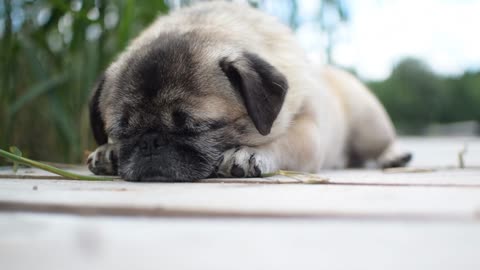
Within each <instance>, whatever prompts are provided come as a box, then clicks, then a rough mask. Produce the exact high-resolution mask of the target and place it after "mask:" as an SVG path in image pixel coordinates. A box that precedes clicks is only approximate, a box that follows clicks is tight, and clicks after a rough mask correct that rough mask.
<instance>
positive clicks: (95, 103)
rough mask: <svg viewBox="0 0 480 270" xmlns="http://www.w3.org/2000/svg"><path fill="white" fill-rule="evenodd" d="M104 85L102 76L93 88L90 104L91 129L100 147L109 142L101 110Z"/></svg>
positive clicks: (103, 76)
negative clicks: (100, 102)
mask: <svg viewBox="0 0 480 270" xmlns="http://www.w3.org/2000/svg"><path fill="white" fill-rule="evenodd" d="M104 83H105V75H104V74H102V75H101V76H100V78H98V80H97V82H96V83H95V86H94V87H93V90H92V95H91V98H90V103H89V113H90V127H91V128H92V132H93V137H94V138H95V141H96V142H97V144H98V145H103V144H106V143H107V142H108V136H107V133H106V132H105V123H104V122H103V119H102V115H101V112H100V108H99V98H100V94H101V93H102V90H103V85H104Z"/></svg>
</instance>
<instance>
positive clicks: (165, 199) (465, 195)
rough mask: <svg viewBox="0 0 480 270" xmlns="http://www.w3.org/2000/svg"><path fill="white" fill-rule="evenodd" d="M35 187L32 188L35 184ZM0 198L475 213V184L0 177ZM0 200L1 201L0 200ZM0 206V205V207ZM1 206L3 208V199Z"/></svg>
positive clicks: (192, 207)
mask: <svg viewBox="0 0 480 270" xmlns="http://www.w3.org/2000/svg"><path fill="white" fill-rule="evenodd" d="M35 187H36V188H35ZM0 200H1V201H3V202H5V203H8V202H18V203H20V202H23V203H31V204H41V203H43V204H54V205H55V204H58V205H67V206H87V207H113V208H127V209H128V208H132V207H133V208H136V209H142V208H143V209H147V210H148V209H151V208H158V209H163V210H168V211H170V212H171V211H190V212H192V211H198V212H209V213H210V212H220V213H232V215H237V214H238V215H242V214H244V213H249V214H250V215H252V216H254V215H258V214H260V213H270V214H272V215H280V216H281V215H301V216H320V217H323V216H326V217H329V216H332V215H337V216H340V217H342V216H352V217H356V216H360V218H362V217H370V216H373V217H382V216H386V217H390V216H395V215H397V216H399V217H401V218H406V217H409V216H413V217H415V216H422V215H424V216H429V217H432V218H435V217H448V218H458V219H477V220H478V213H479V212H480V189H478V188H443V187H422V186H420V187H417V186H411V187H408V186H407V187H402V186H400V187H396V186H393V187H392V186H350V185H288V184H287V185H260V184H202V183H197V184H194V183H129V182H123V181H113V182H85V181H64V180H42V181H38V180H28V179H24V180H13V179H6V180H2V181H0ZM0 206H1V204H0ZM0 208H1V207H0ZM3 209H5V210H8V209H9V208H8V207H6V206H5V205H4V206H3Z"/></svg>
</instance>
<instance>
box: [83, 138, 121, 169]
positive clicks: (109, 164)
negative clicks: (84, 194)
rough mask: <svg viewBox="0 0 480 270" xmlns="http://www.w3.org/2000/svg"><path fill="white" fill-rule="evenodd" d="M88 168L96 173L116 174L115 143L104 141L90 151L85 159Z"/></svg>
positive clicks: (116, 151) (116, 153) (116, 155)
mask: <svg viewBox="0 0 480 270" xmlns="http://www.w3.org/2000/svg"><path fill="white" fill-rule="evenodd" d="M87 165H88V169H89V170H90V171H91V172H93V173H94V174H97V175H117V172H118V150H117V145H116V144H109V143H106V144H104V145H102V146H100V147H98V148H97V149H96V150H95V151H94V152H92V153H91V154H90V155H89V156H88V159H87Z"/></svg>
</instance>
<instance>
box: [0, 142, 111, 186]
mask: <svg viewBox="0 0 480 270" xmlns="http://www.w3.org/2000/svg"><path fill="white" fill-rule="evenodd" d="M0 156H1V157H4V158H6V159H9V160H11V161H14V162H18V163H22V164H25V165H28V166H31V167H35V168H38V169H41V170H44V171H47V172H51V173H54V174H58V175H60V176H63V177H65V178H67V179H72V180H86V181H111V180H114V179H116V178H115V177H109V176H94V175H81V174H76V173H72V172H69V171H65V170H62V169H59V168H56V167H53V166H50V165H47V164H44V163H41V162H38V161H35V160H31V159H28V158H24V157H20V156H17V155H15V154H13V153H10V152H7V151H5V150H2V149H0Z"/></svg>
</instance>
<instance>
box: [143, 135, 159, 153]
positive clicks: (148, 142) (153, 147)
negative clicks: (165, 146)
mask: <svg viewBox="0 0 480 270" xmlns="http://www.w3.org/2000/svg"><path fill="white" fill-rule="evenodd" d="M138 146H139V148H140V151H141V153H142V154H145V155H152V154H154V153H155V152H157V151H158V149H159V148H160V146H161V143H160V138H159V137H158V135H156V134H151V133H147V134H145V135H143V136H142V137H141V138H140V141H139V144H138Z"/></svg>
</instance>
